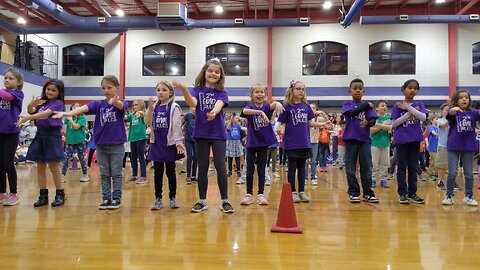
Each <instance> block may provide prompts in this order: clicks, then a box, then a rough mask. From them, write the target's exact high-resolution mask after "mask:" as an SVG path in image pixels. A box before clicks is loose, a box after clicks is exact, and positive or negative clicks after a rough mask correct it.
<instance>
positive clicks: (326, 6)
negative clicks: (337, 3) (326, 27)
mask: <svg viewBox="0 0 480 270" xmlns="http://www.w3.org/2000/svg"><path fill="white" fill-rule="evenodd" d="M331 7H332V2H330V1H327V2H325V3H323V9H330V8H331Z"/></svg>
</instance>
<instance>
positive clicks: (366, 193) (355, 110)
mask: <svg viewBox="0 0 480 270" xmlns="http://www.w3.org/2000/svg"><path fill="white" fill-rule="evenodd" d="M348 92H349V93H350V95H351V96H352V101H345V102H344V103H343V108H342V112H343V116H344V117H345V131H344V133H343V136H342V140H343V141H344V142H345V166H346V168H345V172H346V175H347V182H348V194H349V200H350V202H351V203H359V202H360V198H359V196H360V186H359V185H358V180H357V177H356V172H357V161H358V160H359V163H360V180H361V182H362V188H363V200H364V201H367V202H369V203H378V199H377V198H376V197H375V193H374V192H373V190H372V188H371V187H372V149H371V143H372V139H371V138H370V127H373V126H374V125H375V123H376V120H377V114H376V113H375V111H374V110H373V108H374V107H373V104H372V103H370V102H365V101H362V97H363V94H364V93H365V91H364V85H363V81H362V80H360V79H353V80H352V81H351V82H350V89H349V90H348Z"/></svg>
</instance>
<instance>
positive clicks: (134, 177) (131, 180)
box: [128, 176, 138, 182]
mask: <svg viewBox="0 0 480 270" xmlns="http://www.w3.org/2000/svg"><path fill="white" fill-rule="evenodd" d="M137 180H138V178H137V177H136V176H132V177H130V179H128V182H135V181H137Z"/></svg>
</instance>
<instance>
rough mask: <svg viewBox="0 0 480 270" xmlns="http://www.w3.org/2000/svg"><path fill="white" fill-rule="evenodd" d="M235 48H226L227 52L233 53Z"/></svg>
mask: <svg viewBox="0 0 480 270" xmlns="http://www.w3.org/2000/svg"><path fill="white" fill-rule="evenodd" d="M236 51H237V50H235V47H230V48H228V52H229V53H235V52H236Z"/></svg>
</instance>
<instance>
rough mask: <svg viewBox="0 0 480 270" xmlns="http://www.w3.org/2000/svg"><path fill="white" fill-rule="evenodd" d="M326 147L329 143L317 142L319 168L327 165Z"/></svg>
mask: <svg viewBox="0 0 480 270" xmlns="http://www.w3.org/2000/svg"><path fill="white" fill-rule="evenodd" d="M328 147H329V143H319V144H318V159H319V162H318V163H319V164H318V165H319V166H320V168H326V167H327V156H328Z"/></svg>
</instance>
